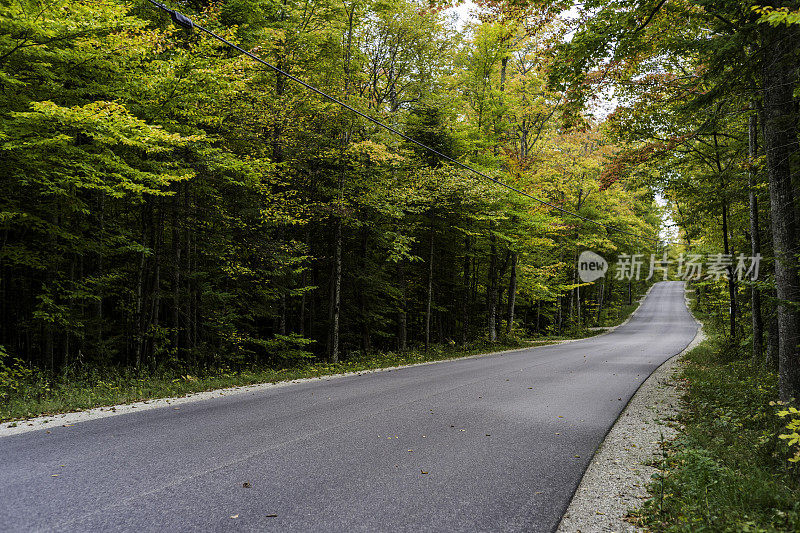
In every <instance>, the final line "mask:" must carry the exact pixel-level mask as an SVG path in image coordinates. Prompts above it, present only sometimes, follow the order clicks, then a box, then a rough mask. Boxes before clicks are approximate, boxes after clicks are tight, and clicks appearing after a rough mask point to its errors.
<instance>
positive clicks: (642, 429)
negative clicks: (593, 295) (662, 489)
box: [558, 328, 705, 533]
mask: <svg viewBox="0 0 800 533" xmlns="http://www.w3.org/2000/svg"><path fill="white" fill-rule="evenodd" d="M704 338H705V335H704V334H703V331H702V328H700V329H698V332H697V336H696V337H695V338H694V340H693V341H692V343H691V344H690V345H689V346H687V347H686V349H685V350H684V351H683V352H681V353H680V354H678V355H676V356H675V357H673V358H672V359H669V360H668V361H666V362H665V363H664V364H663V365H661V366H660V367H659V368H658V369H657V370H656V371H655V372H653V373H652V374H651V375H650V377H649V378H648V379H647V381H645V382H644V383H643V384H642V386H641V387H640V388H639V390H638V391H637V392H636V394H635V395H634V396H633V398H631V401H630V402H629V403H628V405H627V407H626V408H625V410H624V411H623V412H622V414H621V415H620V417H619V419H617V422H616V423H615V424H614V426H613V427H612V428H611V431H609V432H608V435H607V436H606V438H605V440H604V441H603V443H602V444H601V445H600V447H599V448H598V450H597V452H596V453H595V455H594V458H593V459H592V462H591V463H590V464H589V467H588V468H587V469H586V473H585V474H584V476H583V479H582V480H581V483H580V485H579V486H578V489H577V490H576V491H575V495H574V496H573V497H572V501H571V503H570V505H569V507H568V508H567V511H566V513H564V516H563V518H562V519H561V523H560V524H559V527H558V531H559V532H560V533H561V532H564V533H567V532H569V533H581V532H582V533H589V532H592V533H595V532H607V531H613V532H618V533H621V532H626V533H627V532H640V531H644V530H643V529H641V528H639V527H636V526H635V525H633V524H631V523H630V522H628V521H626V520H625V517H626V516H627V515H628V514H629V512H630V511H632V510H635V509H638V508H639V507H640V506H641V505H642V503H643V502H644V501H645V500H646V499H648V498H649V497H650V496H649V494H648V492H647V488H646V487H647V485H648V484H649V483H650V481H651V476H652V475H653V474H654V473H655V472H657V469H656V468H654V467H652V466H648V464H651V463H653V462H654V460H657V459H658V458H660V457H661V443H662V442H664V441H668V440H672V439H674V438H675V437H676V436H677V434H678V429H677V428H676V427H675V426H676V425H675V424H674V421H675V419H676V416H677V414H678V413H679V411H680V399H681V395H682V392H681V387H680V384H679V383H678V380H677V379H676V378H677V376H678V375H679V374H680V371H681V369H682V365H683V363H682V361H681V357H682V356H683V355H684V354H686V353H688V352H689V351H690V350H692V349H693V348H694V347H695V346H697V345H698V344H699V343H700V342H702V340H703V339H704Z"/></svg>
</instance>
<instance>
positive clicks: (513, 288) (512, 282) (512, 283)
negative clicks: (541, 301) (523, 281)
mask: <svg viewBox="0 0 800 533" xmlns="http://www.w3.org/2000/svg"><path fill="white" fill-rule="evenodd" d="M518 260H519V255H518V254H517V252H512V254H511V274H510V275H509V280H508V318H507V320H506V334H507V335H511V331H512V330H513V329H514V306H515V305H516V303H517V261H518Z"/></svg>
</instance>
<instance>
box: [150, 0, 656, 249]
mask: <svg viewBox="0 0 800 533" xmlns="http://www.w3.org/2000/svg"><path fill="white" fill-rule="evenodd" d="M147 1H148V2H150V3H151V4H153V5H154V6H155V7H157V8H158V9H160V10H162V11H164V12H165V13H167V14H168V15H169V16H170V18H171V19H172V22H173V23H174V24H175V25H176V26H180V27H181V28H185V29H187V30H192V29H194V28H197V29H198V30H200V31H202V32H204V33H207V34H208V35H210V36H211V37H213V38H214V39H217V40H218V41H220V42H222V43H225V44H226V45H227V46H229V47H231V48H233V49H235V50H238V51H239V52H241V53H243V54H244V55H246V56H248V57H250V58H252V59H254V60H256V61H257V62H259V63H261V64H262V65H265V66H266V67H269V68H270V69H272V70H273V71H275V72H276V73H278V74H280V75H282V76H285V77H287V78H289V79H290V80H292V81H294V82H296V83H299V84H300V85H302V86H303V87H305V88H306V89H308V90H310V91H312V92H314V93H317V94H318V95H320V96H321V97H323V98H325V99H326V100H330V101H331V102H333V103H335V104H337V105H340V106H342V107H344V108H345V109H348V110H349V111H352V112H353V113H355V114H356V115H358V116H360V117H361V118H364V119H366V120H368V121H370V122H372V123H373V124H375V125H377V126H379V127H381V128H383V129H385V130H387V131H390V132H392V133H394V134H395V135H397V136H398V137H401V138H403V139H405V140H406V141H408V142H410V143H412V144H415V145H417V146H419V147H420V148H423V149H425V150H427V151H428V152H430V153H432V154H434V155H436V156H438V157H440V158H442V159H444V160H445V161H449V162H450V163H453V164H454V165H456V166H457V167H460V168H463V169H464V170H467V171H469V172H472V173H474V174H476V175H478V176H480V177H482V178H485V179H487V180H489V181H491V182H493V183H494V184H495V185H499V186H500V187H504V188H506V189H508V190H510V191H514V192H515V193H517V194H520V195H522V196H524V197H526V198H530V199H531V200H533V201H535V202H538V203H540V204H542V205H546V206H547V207H550V208H552V209H555V210H556V211H558V212H560V213H563V214H565V215H569V216H571V217H574V218H578V219H580V220H583V221H584V222H589V223H590V224H594V225H596V226H600V227H603V228H605V229H606V230H608V231H611V232H614V231H615V232H617V233H624V234H626V235H631V236H633V237H636V238H639V239H645V240H649V241H653V242H656V243H659V244H660V243H665V244H672V243H669V242H664V241H662V240H661V239H655V238H653V237H645V236H643V235H639V234H638V233H633V232H631V231H627V230H624V229H620V228H617V227H615V226H612V225H610V224H603V223H602V222H598V221H596V220H592V219H590V218H586V217H584V216H583V215H580V214H578V213H575V212H573V211H569V210H567V209H564V208H563V207H559V206H557V205H555V204H553V203H551V202H548V201H547V200H542V199H541V198H537V197H536V196H533V195H532V194H529V193H527V192H525V191H522V190H520V189H518V188H516V187H514V186H513V185H509V184H507V183H505V182H502V181H500V180H499V179H497V178H493V177H492V176H490V175H488V174H486V173H484V172H481V171H480V170H477V169H475V168H473V167H471V166H469V165H467V164H464V163H462V162H460V161H458V160H456V159H453V158H452V157H450V156H448V155H446V154H443V153H442V152H440V151H438V150H436V149H435V148H431V147H430V146H428V145H426V144H423V143H421V142H419V141H417V140H416V139H413V138H411V137H409V136H408V135H406V134H405V133H403V132H401V131H398V130H397V129H395V128H393V127H391V126H389V125H388V124H384V123H383V122H381V121H380V120H378V119H376V118H373V117H371V116H369V115H366V114H364V113H362V112H361V111H359V110H358V109H356V108H354V107H352V106H350V105H349V104H347V103H346V102H343V101H342V100H339V99H338V98H336V97H335V96H331V95H329V94H328V93H326V92H324V91H322V90H320V89H317V88H316V87H314V86H313V85H310V84H308V83H306V82H304V81H303V80H301V79H300V78H298V77H296V76H292V75H291V74H289V73H288V72H286V71H285V70H283V69H280V68H278V67H276V66H275V65H273V64H271V63H268V62H267V61H264V60H263V59H261V58H260V57H258V56H257V55H255V54H253V53H252V52H248V51H247V50H245V49H244V48H241V47H239V46H237V45H235V44H233V43H232V42H230V41H228V40H227V39H225V38H224V37H220V36H219V35H217V34H216V33H214V32H213V31H211V30H209V29H206V28H204V27H203V26H200V25H198V24H195V23H194V22H193V21H192V19H191V18H189V17H187V16H186V15H184V14H183V13H180V12H178V11H175V10H174V9H170V8H168V7H167V6H165V5H164V4H161V3H159V2H156V1H155V0H147Z"/></svg>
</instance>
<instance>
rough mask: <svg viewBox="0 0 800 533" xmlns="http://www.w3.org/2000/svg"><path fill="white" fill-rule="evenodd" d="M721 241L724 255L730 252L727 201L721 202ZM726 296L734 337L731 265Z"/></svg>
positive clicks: (734, 336)
mask: <svg viewBox="0 0 800 533" xmlns="http://www.w3.org/2000/svg"><path fill="white" fill-rule="evenodd" d="M722 241H723V245H724V247H725V255H729V254H731V251H730V244H729V242H728V202H727V200H725V201H723V202H722ZM728 298H729V299H730V309H729V318H730V337H731V339H735V338H736V313H737V305H736V278H735V277H734V276H733V266H729V267H728Z"/></svg>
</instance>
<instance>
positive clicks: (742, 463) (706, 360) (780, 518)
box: [632, 320, 800, 532]
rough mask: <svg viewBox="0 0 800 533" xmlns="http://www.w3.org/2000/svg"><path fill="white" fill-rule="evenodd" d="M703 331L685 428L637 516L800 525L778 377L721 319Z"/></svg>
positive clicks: (702, 525)
mask: <svg viewBox="0 0 800 533" xmlns="http://www.w3.org/2000/svg"><path fill="white" fill-rule="evenodd" d="M704 329H705V330H706V334H707V335H708V338H707V339H706V340H705V341H704V342H703V343H701V344H700V345H698V346H697V347H696V348H694V350H692V351H691V352H689V353H688V354H687V355H686V356H685V358H684V361H685V362H686V366H685V369H684V370H683V371H682V375H681V378H682V380H683V382H684V384H685V388H686V396H685V398H684V401H685V406H684V409H683V411H682V414H681V416H680V419H679V422H680V424H682V425H683V426H684V427H683V429H682V430H681V433H680V434H679V436H678V438H677V439H676V440H675V441H673V442H671V443H667V444H666V445H665V446H664V457H663V459H662V460H660V461H657V464H656V465H655V466H657V467H658V469H659V472H658V473H657V474H656V475H655V476H654V479H653V482H652V484H651V486H650V487H649V489H650V493H651V495H652V498H651V499H650V500H648V501H647V502H646V504H645V505H644V507H643V508H642V509H641V510H639V511H637V512H635V513H634V515H633V517H632V518H633V519H634V521H635V522H637V523H638V524H639V525H642V526H645V527H646V528H648V529H649V530H651V531H669V532H684V531H686V532H688V531H692V532H694V531H749V532H773V531H800V483H799V482H798V473H800V471H799V470H798V469H797V467H796V466H793V465H792V463H789V462H788V461H787V458H788V457H789V456H790V453H789V451H788V449H787V447H786V446H785V444H784V443H783V441H781V440H780V439H778V435H779V434H780V433H781V432H782V426H783V424H782V423H781V420H780V419H779V418H778V417H777V416H776V411H777V408H776V407H774V406H771V405H770V401H772V400H775V399H777V396H778V394H777V378H776V376H775V374H774V373H773V372H771V371H769V370H767V369H765V368H763V367H761V366H759V365H755V364H753V363H752V362H751V360H750V359H749V357H747V347H746V346H739V345H733V344H732V343H730V342H729V341H728V340H727V339H726V338H725V337H724V334H723V333H722V327H721V325H719V324H714V323H713V322H712V321H711V320H704Z"/></svg>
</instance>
